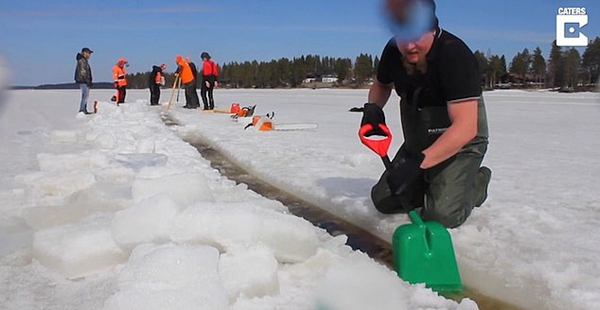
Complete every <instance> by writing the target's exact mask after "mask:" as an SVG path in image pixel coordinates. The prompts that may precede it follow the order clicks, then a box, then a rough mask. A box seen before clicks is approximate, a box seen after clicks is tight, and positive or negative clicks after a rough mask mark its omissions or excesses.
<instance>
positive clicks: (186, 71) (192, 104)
mask: <svg viewBox="0 0 600 310" xmlns="http://www.w3.org/2000/svg"><path fill="white" fill-rule="evenodd" d="M175 63H177V71H175V74H176V75H178V76H179V78H181V83H182V84H183V89H184V90H185V106H183V107H184V108H186V109H197V108H198V107H199V106H200V99H199V98H198V93H197V92H196V75H195V74H194V72H193V70H192V68H191V67H190V64H189V63H188V62H187V60H185V59H184V58H183V57H181V55H177V57H176V58H175Z"/></svg>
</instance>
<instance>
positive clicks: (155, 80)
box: [154, 72, 162, 84]
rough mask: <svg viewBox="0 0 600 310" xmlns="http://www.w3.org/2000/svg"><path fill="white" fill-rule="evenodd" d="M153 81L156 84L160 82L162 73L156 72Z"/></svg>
mask: <svg viewBox="0 0 600 310" xmlns="http://www.w3.org/2000/svg"><path fill="white" fill-rule="evenodd" d="M154 83H156V84H161V83H162V74H161V73H160V72H156V77H155V78H154Z"/></svg>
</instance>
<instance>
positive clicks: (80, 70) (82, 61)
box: [75, 47, 93, 114]
mask: <svg viewBox="0 0 600 310" xmlns="http://www.w3.org/2000/svg"><path fill="white" fill-rule="evenodd" d="M92 53H93V51H92V50H91V49H89V48H87V47H84V48H82V49H81V52H80V53H77V57H75V59H77V66H76V67H75V83H77V84H79V89H81V101H80V102H79V112H80V113H84V114H91V113H92V112H88V110H87V101H88V98H89V96H90V88H92V68H91V67H90V64H89V63H88V60H89V59H90V57H91V56H92Z"/></svg>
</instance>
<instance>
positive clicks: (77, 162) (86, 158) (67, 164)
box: [37, 152, 108, 172]
mask: <svg viewBox="0 0 600 310" xmlns="http://www.w3.org/2000/svg"><path fill="white" fill-rule="evenodd" d="M37 160H38V164H39V166H40V170H41V171H43V172H54V171H60V172H65V171H72V170H76V169H77V170H81V169H90V168H92V167H103V166H107V165H108V159H107V158H106V155H104V154H101V153H98V152H83V153H81V154H73V153H70V154H59V155H54V154H46V153H42V154H38V155H37Z"/></svg>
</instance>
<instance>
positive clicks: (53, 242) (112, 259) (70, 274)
mask: <svg viewBox="0 0 600 310" xmlns="http://www.w3.org/2000/svg"><path fill="white" fill-rule="evenodd" d="M111 221H112V214H110V213H98V214H94V215H92V216H89V217H87V218H85V219H83V220H81V221H79V222H77V223H73V224H68V225H62V226H56V227H53V228H49V229H45V230H40V231H37V232H35V233H34V236H33V256H34V258H36V259H37V260H39V261H40V263H41V264H42V265H44V266H46V267H48V268H50V269H53V270H56V271H58V272H60V273H61V274H62V275H63V276H64V277H66V278H69V279H73V278H78V277H84V276H88V275H93V274H95V273H98V272H101V271H104V270H107V269H110V268H113V267H114V266H115V265H117V264H119V263H122V262H124V261H125V259H126V258H127V253H125V252H124V251H123V250H122V249H121V248H120V247H119V245H117V243H116V242H115V241H114V239H113V236H112V233H111V231H110V223H111Z"/></svg>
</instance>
